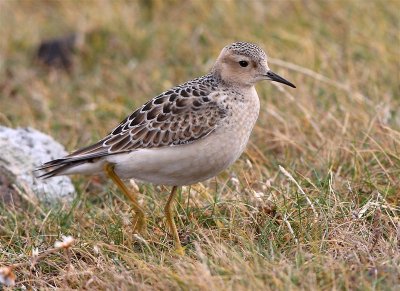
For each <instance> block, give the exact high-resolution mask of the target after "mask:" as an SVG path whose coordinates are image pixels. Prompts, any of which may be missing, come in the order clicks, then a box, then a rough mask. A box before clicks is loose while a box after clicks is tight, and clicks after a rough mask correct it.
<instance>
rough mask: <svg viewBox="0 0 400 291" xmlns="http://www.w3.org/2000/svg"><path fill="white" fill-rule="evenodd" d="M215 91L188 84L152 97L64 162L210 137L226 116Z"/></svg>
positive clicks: (206, 87)
mask: <svg viewBox="0 0 400 291" xmlns="http://www.w3.org/2000/svg"><path fill="white" fill-rule="evenodd" d="M215 89H216V87H214V86H211V85H209V86H206V85H202V84H197V83H196V82H189V83H186V84H184V85H181V86H178V87H175V88H173V89H171V90H169V91H167V92H164V93H162V94H160V95H159V96H156V97H154V98H153V99H152V100H150V101H148V102H147V103H145V104H144V105H143V106H142V107H140V108H139V109H137V110H136V111H135V112H133V113H132V114H131V115H129V116H128V117H127V118H126V119H125V120H123V121H122V122H121V123H120V124H119V125H118V126H117V127H116V128H115V129H114V130H113V131H112V132H111V133H110V134H109V135H108V136H106V137H105V138H103V139H102V140H100V141H99V142H97V143H95V144H93V145H91V146H88V147H85V148H82V149H79V150H77V151H75V152H73V153H71V154H70V155H68V156H67V157H66V159H68V160H71V159H78V160H80V159H82V158H84V159H85V158H91V157H93V158H97V157H101V156H104V155H110V154H118V153H123V152H129V151H133V150H137V149H144V148H158V147H165V146H176V145H182V144H188V143H192V142H194V141H196V140H198V139H201V138H203V137H205V136H207V135H208V134H210V133H211V132H212V131H214V129H215V128H216V127H217V126H218V124H219V123H220V122H221V120H223V119H224V118H225V117H226V116H227V110H226V109H225V108H223V107H222V106H221V105H220V104H219V103H217V102H216V101H215V97H216V95H218V94H219V93H217V92H216V90H215Z"/></svg>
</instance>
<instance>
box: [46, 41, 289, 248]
mask: <svg viewBox="0 0 400 291" xmlns="http://www.w3.org/2000/svg"><path fill="white" fill-rule="evenodd" d="M262 80H270V81H276V82H280V83H283V84H286V85H288V86H290V87H293V88H295V86H294V85H293V84H292V83H290V82H289V81H287V80H285V79H284V78H282V77H280V76H278V75H277V74H275V73H273V72H272V71H271V70H270V69H269V67H268V64H267V55H266V54H265V52H264V51H263V50H262V49H261V48H260V47H258V46H257V45H255V44H252V43H247V42H235V43H233V44H231V45H228V46H226V47H224V48H223V50H222V51H221V53H220V55H219V56H218V58H217V60H216V62H215V64H214V66H213V67H212V69H211V71H210V73H209V74H207V75H205V76H203V77H200V78H197V79H194V80H191V81H188V82H186V83H184V84H182V85H179V86H176V87H174V88H171V89H170V90H168V91H165V92H163V93H161V94H160V95H158V96H156V97H154V98H153V99H151V100H149V101H148V102H146V103H145V104H144V105H142V106H141V107H139V108H138V109H137V110H135V111H134V112H133V113H132V114H131V115H129V116H128V117H126V118H125V119H124V120H123V121H122V122H121V123H120V124H119V125H118V126H117V127H116V128H115V129H114V130H113V131H112V132H111V133H109V134H108V135H107V136H106V137H105V138H103V139H101V140H100V141H98V142H96V143H95V144H93V145H90V146H88V147H84V148H82V149H79V150H77V151H75V152H73V153H71V154H69V155H68V156H66V157H63V158H60V159H57V160H53V161H50V162H47V163H45V164H43V165H42V166H41V167H40V168H38V170H41V171H45V173H43V174H42V175H41V177H43V178H50V177H53V176H56V175H69V174H99V173H105V174H106V175H107V176H108V177H110V178H111V179H112V180H113V181H114V182H115V183H116V184H117V186H118V187H119V189H120V190H121V191H122V192H123V193H124V194H125V195H126V196H127V197H128V198H129V200H130V201H131V202H132V205H133V210H134V212H135V218H134V227H135V231H137V232H140V231H142V230H143V228H144V227H145V222H146V220H145V214H144V210H143V209H142V207H141V206H140V205H139V203H138V200H137V197H136V195H135V194H134V193H133V192H131V191H130V190H129V189H128V188H127V186H126V185H125V184H124V183H123V182H122V180H121V179H129V178H133V179H137V180H141V181H144V182H149V183H153V184H158V185H170V186H172V191H171V194H170V196H169V198H168V202H167V204H166V206H165V215H166V218H167V224H168V226H169V228H170V230H171V232H172V235H173V237H174V240H175V245H176V248H177V251H178V252H180V253H182V252H183V249H182V247H181V243H180V240H179V236H178V232H177V229H176V226H175V222H174V219H173V217H174V216H173V211H172V206H173V204H172V202H173V200H174V198H175V195H176V193H177V187H178V186H182V185H190V184H194V183H197V182H200V181H204V180H207V179H209V178H211V177H213V176H215V175H217V174H218V173H220V172H221V171H223V170H224V169H226V168H227V167H229V165H231V164H232V163H233V162H235V161H236V160H237V159H238V158H239V156H240V155H241V154H242V152H243V151H244V149H245V147H246V144H247V141H248V140H249V136H250V133H251V131H252V129H253V126H254V124H255V122H256V120H257V118H258V114H259V109H260V102H259V98H258V95H257V92H256V89H255V87H254V85H255V84H256V83H257V82H259V81H262Z"/></svg>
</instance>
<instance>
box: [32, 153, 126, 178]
mask: <svg viewBox="0 0 400 291" xmlns="http://www.w3.org/2000/svg"><path fill="white" fill-rule="evenodd" d="M120 153H121V152H118V153H108V152H106V151H105V152H98V153H89V154H86V155H77V156H72V155H69V156H66V157H64V158H61V159H56V160H52V161H49V162H47V163H44V164H43V165H41V166H39V167H38V168H36V169H35V172H38V171H44V172H45V173H43V174H39V175H38V176H37V177H38V178H43V179H47V178H51V177H54V176H57V175H63V174H64V173H66V172H67V170H69V169H72V168H74V167H76V166H79V165H82V164H86V163H94V162H96V161H98V160H99V159H100V158H102V157H104V156H109V155H114V154H120Z"/></svg>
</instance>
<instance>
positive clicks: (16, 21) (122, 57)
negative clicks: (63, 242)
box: [0, 0, 400, 290]
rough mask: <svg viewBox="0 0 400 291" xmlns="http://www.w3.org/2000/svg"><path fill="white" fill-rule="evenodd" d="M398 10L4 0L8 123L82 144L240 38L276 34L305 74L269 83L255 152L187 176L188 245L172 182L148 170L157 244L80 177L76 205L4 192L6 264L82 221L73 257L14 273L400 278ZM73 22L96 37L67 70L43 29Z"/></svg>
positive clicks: (0, 78)
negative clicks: (39, 59) (55, 64)
mask: <svg viewBox="0 0 400 291" xmlns="http://www.w3.org/2000/svg"><path fill="white" fill-rule="evenodd" d="M399 10H400V4H399V2H398V1H396V0H382V1H373V0H371V1H268V2H267V1H265V2H262V1H237V2H233V1H200V0H195V1H187V2H186V1H185V2H181V1H174V0H169V1H161V0H160V1H139V2H128V1H97V2H89V1H87V2H82V3H80V4H77V2H74V1H59V2H55V1H41V2H38V1H19V2H18V1H3V2H1V3H0V14H1V15H0V35H1V42H0V66H1V71H0V102H1V112H0V123H1V124H5V125H9V126H33V127H35V128H38V129H40V130H42V131H44V132H47V133H49V134H51V135H53V136H54V137H55V138H56V139H57V140H59V141H60V142H61V143H63V144H64V145H65V146H66V147H67V148H68V149H70V150H72V149H75V148H77V147H80V146H83V145H86V144H88V143H90V142H93V141H95V140H97V139H98V138H100V137H101V136H102V135H104V134H105V133H106V132H107V131H108V130H110V129H112V127H113V125H115V124H117V122H119V121H120V120H121V119H122V118H123V117H124V116H125V115H126V114H128V113H129V112H130V111H131V110H132V109H133V108H135V107H136V106H138V105H140V104H141V103H142V102H144V101H145V100H147V99H148V98H150V97H152V96H154V95H155V94H157V93H159V92H161V91H162V90H164V89H167V88H168V87H170V86H171V85H173V84H176V83H181V82H183V81H186V80H187V79H189V78H192V77H196V76H199V75H201V74H203V73H205V72H206V71H207V70H208V69H209V68H210V66H211V64H212V62H213V60H214V59H215V57H216V56H217V54H218V52H219V50H220V49H221V48H222V47H223V46H224V45H226V44H228V43H230V42H231V41H233V40H245V41H253V42H256V43H258V44H260V45H261V46H263V47H264V48H266V49H267V51H268V53H269V54H270V55H271V57H273V58H274V59H273V60H271V65H270V66H271V68H272V69H274V70H275V71H277V72H278V73H280V74H282V75H283V76H285V77H286V78H287V79H288V80H290V81H292V82H294V83H295V84H296V85H297V86H298V88H297V89H296V90H290V89H289V90H287V89H285V88H282V87H279V86H272V85H271V84H268V83H263V84H260V85H259V86H258V91H259V95H260V97H261V99H262V100H261V103H262V110H261V112H260V118H259V121H258V123H257V126H256V128H255V130H254V132H253V135H252V138H251V144H250V145H249V147H248V150H247V152H246V154H244V155H243V156H242V157H241V159H240V160H239V161H238V162H237V163H236V164H235V165H234V166H233V167H232V168H230V169H229V170H228V171H226V172H225V173H223V174H221V175H220V176H219V177H217V178H216V179H213V180H211V181H208V182H206V183H203V184H201V185H196V186H193V187H192V188H185V189H184V190H183V191H182V193H181V195H180V196H179V199H178V200H179V204H178V207H177V210H178V212H179V216H178V226H179V228H180V229H181V230H182V236H183V237H184V240H185V242H186V244H187V255H186V256H185V257H182V258H181V257H178V256H176V255H174V254H173V253H171V243H172V240H171V237H169V236H168V234H167V231H166V226H165V223H164V218H163V214H162V207H163V204H164V203H165V200H166V195H165V194H166V193H167V189H165V188H155V187H153V186H151V185H141V186H140V193H141V194H140V196H141V198H142V201H141V202H142V204H143V205H144V206H145V207H146V209H147V212H148V215H149V216H148V218H149V225H148V235H147V236H145V238H146V240H147V243H144V242H142V241H140V240H138V239H137V238H135V237H134V236H133V235H132V231H131V226H130V220H129V219H130V212H129V203H128V202H127V201H125V199H124V198H123V197H122V196H121V195H120V193H119V192H118V191H117V190H116V189H115V188H114V186H112V184H111V183H109V182H106V181H100V182H101V183H99V180H98V179H97V178H89V179H88V178H84V177H76V178H74V181H75V183H76V186H77V189H78V191H80V192H79V197H78V199H76V200H75V202H74V204H73V205H72V207H67V206H59V207H55V208H49V207H48V206H46V205H42V204H35V203H30V202H28V201H22V202H21V203H16V204H11V205H10V204H9V205H0V265H10V264H12V263H23V262H29V260H31V253H32V250H33V249H35V248H38V249H39V252H43V251H46V250H48V249H51V248H52V246H53V244H54V242H55V241H56V240H57V239H59V238H60V237H61V235H62V234H65V235H72V236H73V237H74V238H76V244H75V245H74V246H73V247H72V248H71V249H70V258H69V260H67V259H66V258H65V254H63V253H62V252H61V253H57V252H55V253H53V252H51V253H49V255H48V256H46V257H44V258H43V259H42V260H41V261H40V262H37V264H36V267H35V268H34V269H32V270H30V268H28V267H25V268H22V267H21V268H17V269H16V270H15V273H16V275H17V285H16V286H17V287H22V286H23V285H24V286H26V287H32V288H34V289H47V288H54V287H59V288H62V289H75V288H79V289H81V288H87V289H162V290H165V289H184V290H186V289H191V290H205V289H211V288H212V289H220V290H226V289H228V290H242V289H243V290H244V289H248V290H254V289H263V290H276V289H279V290H287V289H303V290H315V289H359V290H365V289H371V290H375V289H378V290H388V289H399V288H400V283H399V281H400V277H399V274H400V267H399V265H400V255H399V254H400V252H399V248H400V230H399V223H400V221H399V211H400V208H399V204H400V203H399V200H400V187H399V174H400V171H399V169H400V167H399V166H400V152H399V151H400V132H399V129H400V109H399V108H400V104H399V103H400V100H399V96H400V75H399V74H400V73H399V72H400V71H399V70H400V61H399V58H400V55H399V47H400V39H399V30H400V20H399V16H398V11H399ZM70 31H80V32H81V33H84V34H86V40H85V42H84V45H83V46H82V47H80V48H79V49H78V50H77V52H76V53H75V55H74V68H73V70H72V71H71V72H70V73H69V74H67V73H63V72H59V71H50V72H48V71H47V70H44V69H42V68H40V67H38V66H36V65H35V64H34V63H33V62H32V55H33V54H34V48H35V46H36V45H38V43H39V42H40V40H41V39H43V38H48V37H54V36H59V35H62V34H64V33H68V32H70ZM83 124H84V125H85V126H83ZM279 165H281V166H282V169H281V170H280V168H279ZM285 171H286V173H285ZM160 193H161V194H160ZM311 205H312V206H313V207H314V211H313V209H312V207H311Z"/></svg>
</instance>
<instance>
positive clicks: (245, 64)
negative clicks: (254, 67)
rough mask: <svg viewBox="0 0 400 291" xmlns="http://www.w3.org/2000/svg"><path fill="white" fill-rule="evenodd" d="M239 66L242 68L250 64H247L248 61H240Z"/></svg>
mask: <svg viewBox="0 0 400 291" xmlns="http://www.w3.org/2000/svg"><path fill="white" fill-rule="evenodd" d="M239 65H240V66H241V67H243V68H244V67H247V66H248V65H249V62H246V61H240V62H239Z"/></svg>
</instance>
